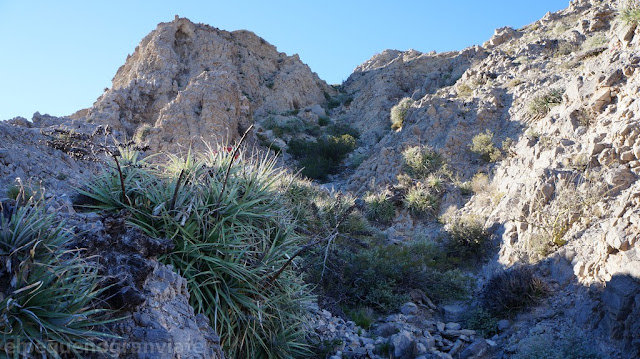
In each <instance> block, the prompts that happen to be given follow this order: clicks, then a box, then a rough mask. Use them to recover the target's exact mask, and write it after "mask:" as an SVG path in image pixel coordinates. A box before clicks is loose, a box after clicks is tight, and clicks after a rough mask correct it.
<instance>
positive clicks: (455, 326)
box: [445, 322, 462, 330]
mask: <svg viewBox="0 0 640 359" xmlns="http://www.w3.org/2000/svg"><path fill="white" fill-rule="evenodd" d="M460 328H462V326H461V325H460V324H459V323H453V322H452V323H447V324H446V326H445V329H446V330H459V329H460Z"/></svg>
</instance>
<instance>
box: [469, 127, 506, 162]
mask: <svg viewBox="0 0 640 359" xmlns="http://www.w3.org/2000/svg"><path fill="white" fill-rule="evenodd" d="M469 148H470V149H471V152H473V153H475V154H477V155H479V156H480V158H482V159H483V160H484V161H486V162H496V161H498V160H500V156H501V152H500V150H499V149H498V148H496V147H495V145H494V144H493V132H491V131H489V130H487V131H486V132H485V133H479V134H477V135H475V136H473V138H472V139H471V146H469Z"/></svg>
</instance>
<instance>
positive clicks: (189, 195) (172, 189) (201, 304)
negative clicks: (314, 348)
mask: <svg viewBox="0 0 640 359" xmlns="http://www.w3.org/2000/svg"><path fill="white" fill-rule="evenodd" d="M133 158H136V157H135V156H134V157H133ZM123 163H124V164H123V166H122V169H121V172H122V174H123V178H124V187H125V193H126V200H122V198H123V196H122V192H123V191H122V190H121V185H120V183H119V180H118V179H117V177H119V175H120V174H119V173H118V171H117V170H116V169H111V170H108V171H106V172H105V173H104V174H103V175H102V176H100V177H98V178H96V179H95V180H94V181H93V182H92V183H91V184H89V186H88V190H86V191H84V192H83V193H84V194H85V195H87V196H89V197H91V198H93V199H95V200H97V201H98V202H99V204H98V205H97V206H96V207H98V208H102V209H106V210H110V211H117V210H121V209H127V210H128V211H129V212H130V213H131V216H130V219H129V220H130V222H131V223H132V224H133V225H136V226H138V227H139V228H141V229H142V230H143V231H145V232H146V233H147V234H149V235H151V236H153V237H168V238H172V239H173V241H174V243H175V245H176V246H175V250H174V251H173V252H172V253H170V254H168V255H165V256H164V257H162V258H160V259H161V260H162V261H163V262H165V263H168V264H171V265H173V267H174V268H176V269H178V270H179V271H180V272H181V274H182V275H183V276H184V277H185V278H186V279H187V282H188V287H189V292H190V301H191V305H192V306H193V307H194V309H195V310H196V312H198V313H204V314H206V315H207V316H208V317H209V318H210V320H211V322H212V323H213V324H214V327H215V329H216V331H217V332H218V334H219V335H220V336H221V339H222V344H223V348H224V350H225V352H226V353H227V354H228V355H229V356H230V357H238V358H241V357H242V358H292V357H293V358H295V357H308V348H307V346H306V344H305V341H304V335H305V332H304V330H303V327H304V326H303V323H304V321H305V314H304V313H305V310H304V305H305V303H306V302H307V301H308V300H309V299H310V295H309V292H310V291H309V290H308V289H307V288H306V287H305V285H304V284H303V283H302V280H301V277H300V275H299V274H298V273H297V272H296V271H295V270H294V268H293V266H295V264H296V263H295V261H292V260H291V258H292V257H295V252H296V251H297V250H298V249H299V248H300V247H301V245H302V238H300V237H299V236H298V235H297V234H296V233H295V231H294V230H293V228H294V223H293V218H292V215H291V214H290V212H289V211H288V210H287V207H286V206H285V204H284V201H283V199H282V198H281V196H280V194H279V192H278V191H277V189H278V186H279V185H280V184H281V182H282V180H283V176H284V172H282V171H280V170H277V169H276V168H275V163H274V161H273V160H271V159H268V158H266V157H262V156H247V158H244V157H243V156H238V151H237V150H229V149H228V148H227V147H226V146H225V147H222V148H221V149H210V150H209V151H207V152H205V153H201V154H192V153H188V154H187V156H185V157H178V156H168V160H167V161H164V162H162V163H159V164H158V163H156V164H152V163H151V162H150V161H149V162H147V161H146V160H137V159H136V161H128V162H127V161H123Z"/></svg>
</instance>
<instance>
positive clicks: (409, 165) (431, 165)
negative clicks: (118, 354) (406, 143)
mask: <svg viewBox="0 0 640 359" xmlns="http://www.w3.org/2000/svg"><path fill="white" fill-rule="evenodd" d="M402 159H403V161H404V167H405V170H406V171H407V173H408V174H409V175H410V176H411V177H413V178H418V179H420V178H426V177H427V176H428V175H429V174H431V173H433V172H435V171H436V170H437V169H438V168H439V167H440V166H441V165H442V158H441V157H440V155H439V154H438V153H437V152H436V151H435V150H433V149H432V148H431V147H428V146H424V145H420V146H411V147H408V148H406V149H405V150H404V151H402Z"/></svg>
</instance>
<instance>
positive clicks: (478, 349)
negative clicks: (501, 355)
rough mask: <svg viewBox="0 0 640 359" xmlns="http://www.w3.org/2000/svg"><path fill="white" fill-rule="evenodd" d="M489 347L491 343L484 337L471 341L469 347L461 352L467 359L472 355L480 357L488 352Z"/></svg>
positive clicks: (461, 355) (462, 357)
mask: <svg viewBox="0 0 640 359" xmlns="http://www.w3.org/2000/svg"><path fill="white" fill-rule="evenodd" d="M488 348H489V344H487V341H486V340H484V339H477V340H476V341H475V342H473V343H471V344H470V345H469V346H468V347H466V348H465V349H464V350H463V351H462V352H461V353H460V358H461V359H467V358H471V357H478V356H481V355H483V354H484V353H486V352H487V350H488Z"/></svg>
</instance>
